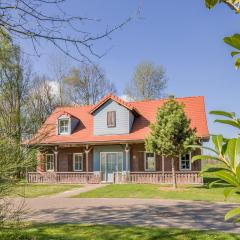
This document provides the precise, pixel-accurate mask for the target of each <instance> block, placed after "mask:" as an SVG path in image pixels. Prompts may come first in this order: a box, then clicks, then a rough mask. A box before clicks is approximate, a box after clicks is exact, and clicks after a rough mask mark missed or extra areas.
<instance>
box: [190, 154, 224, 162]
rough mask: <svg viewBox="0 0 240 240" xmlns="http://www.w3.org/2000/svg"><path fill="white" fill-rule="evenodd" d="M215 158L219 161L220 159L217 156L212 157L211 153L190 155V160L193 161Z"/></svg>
mask: <svg viewBox="0 0 240 240" xmlns="http://www.w3.org/2000/svg"><path fill="white" fill-rule="evenodd" d="M210 159H211V160H216V161H221V162H222V160H221V159H219V158H218V157H214V156H211V155H196V156H194V157H192V162H195V161H197V160H210Z"/></svg>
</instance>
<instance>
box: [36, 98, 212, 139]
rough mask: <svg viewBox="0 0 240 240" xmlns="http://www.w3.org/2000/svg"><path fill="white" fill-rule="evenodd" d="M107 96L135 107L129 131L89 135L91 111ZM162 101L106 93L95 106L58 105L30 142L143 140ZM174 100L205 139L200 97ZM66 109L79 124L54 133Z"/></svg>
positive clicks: (91, 124) (205, 129) (205, 130)
mask: <svg viewBox="0 0 240 240" xmlns="http://www.w3.org/2000/svg"><path fill="white" fill-rule="evenodd" d="M110 98H111V99H113V100H114V101H117V102H118V103H119V104H122V105H124V106H125V107H127V108H128V109H129V110H136V112H138V114H139V115H138V116H137V117H136V118H135V120H134V123H133V126H132V129H131V132H130V133H129V134H121V135H103V136H96V135H93V115H92V114H91V113H92V112H94V111H95V110H96V109H97V108H98V107H100V105H102V104H103V103H105V102H106V101H107V100H106V99H110ZM165 101H167V99H158V100H148V101H138V102H131V103H127V102H125V101H123V100H121V99H120V98H118V97H116V96H113V95H112V94H109V95H107V96H106V97H104V98H103V99H102V100H101V101H100V102H99V103H98V104H96V105H95V106H92V105H91V106H89V105H88V106H73V107H59V108H57V109H55V111H54V112H53V113H52V114H51V115H50V116H49V118H48V119H47V120H46V122H45V123H44V125H43V127H42V128H41V129H40V130H39V132H38V134H37V135H36V136H35V137H34V138H33V139H32V140H31V143H36V141H38V143H40V144H60V143H93V142H94V143H97V142H108V141H110V142H114V141H115V142H118V141H126V142H127V141H143V140H144V138H145V137H146V136H147V135H148V134H149V132H150V129H149V124H150V123H152V122H154V121H155V116H156V112H157V109H158V108H159V107H161V106H162V105H163V103H164V102H165ZM176 101H178V102H179V103H183V104H184V105H185V108H184V110H185V113H186V115H187V116H188V118H189V119H190V120H191V127H192V128H196V129H197V136H198V137H199V138H207V139H208V138H209V132H208V127H207V120H206V112H205V105H204V97H202V96H198V97H186V98H176ZM66 112H67V113H68V114H70V115H72V116H74V117H75V118H78V119H79V120H80V124H78V126H77V127H76V129H75V130H74V131H73V133H72V134H71V135H56V123H57V119H58V117H59V116H61V115H62V114H63V113H66ZM39 136H41V137H39ZM42 136H44V137H42ZM36 139H38V140H36ZM39 139H41V140H39Z"/></svg>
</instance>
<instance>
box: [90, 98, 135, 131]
mask: <svg viewBox="0 0 240 240" xmlns="http://www.w3.org/2000/svg"><path fill="white" fill-rule="evenodd" d="M108 112H115V116H116V119H115V121H116V125H115V127H109V126H108V124H107V122H108V121H107V115H108ZM132 117H133V114H132V112H131V111H129V110H128V109H127V108H125V107H124V106H122V105H120V104H118V103H117V102H115V101H113V100H112V99H109V100H108V101H107V102H105V103H104V104H103V105H102V106H100V107H99V108H98V109H97V110H96V111H94V113H93V134H94V135H113V134H128V133H129V132H130V130H131V121H130V119H132Z"/></svg>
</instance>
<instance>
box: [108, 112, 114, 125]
mask: <svg viewBox="0 0 240 240" xmlns="http://www.w3.org/2000/svg"><path fill="white" fill-rule="evenodd" d="M107 126H108V127H116V112H115V111H110V112H107Z"/></svg>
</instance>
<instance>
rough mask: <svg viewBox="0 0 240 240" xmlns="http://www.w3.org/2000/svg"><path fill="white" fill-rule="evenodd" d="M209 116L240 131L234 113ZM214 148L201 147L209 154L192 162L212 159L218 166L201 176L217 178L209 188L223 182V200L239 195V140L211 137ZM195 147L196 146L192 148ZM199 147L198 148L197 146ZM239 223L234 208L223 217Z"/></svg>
mask: <svg viewBox="0 0 240 240" xmlns="http://www.w3.org/2000/svg"><path fill="white" fill-rule="evenodd" d="M210 113H211V114H215V115H218V116H223V117H225V119H217V120H215V122H218V123H222V124H227V125H230V126H233V127H235V128H237V129H238V130H239V129H240V119H239V118H237V117H236V115H235V113H232V112H225V111H212V112H210ZM212 142H213V145H214V148H209V147H202V148H205V149H207V150H208V151H210V152H211V154H209V155H198V156H194V157H193V159H192V160H193V161H196V160H199V159H201V160H207V159H212V160H215V161H217V162H219V163H220V166H210V167H208V168H207V169H205V170H204V171H202V174H203V175H205V174H207V176H208V177H213V178H217V179H218V180H216V181H214V182H212V183H211V184H210V185H209V187H212V186H214V185H217V184H219V182H221V181H224V183H225V184H226V185H227V186H226V187H225V189H224V193H223V194H224V196H225V198H226V199H227V198H229V197H230V196H231V195H232V194H234V193H236V194H240V138H239V137H238V138H231V139H227V138H224V137H223V135H215V136H213V137H212ZM192 147H197V146H192ZM198 147H199V146H198ZM229 219H231V220H233V222H239V221H240V208H234V209H232V210H230V211H229V212H228V213H227V214H226V215H225V220H226V221H227V220H229Z"/></svg>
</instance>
